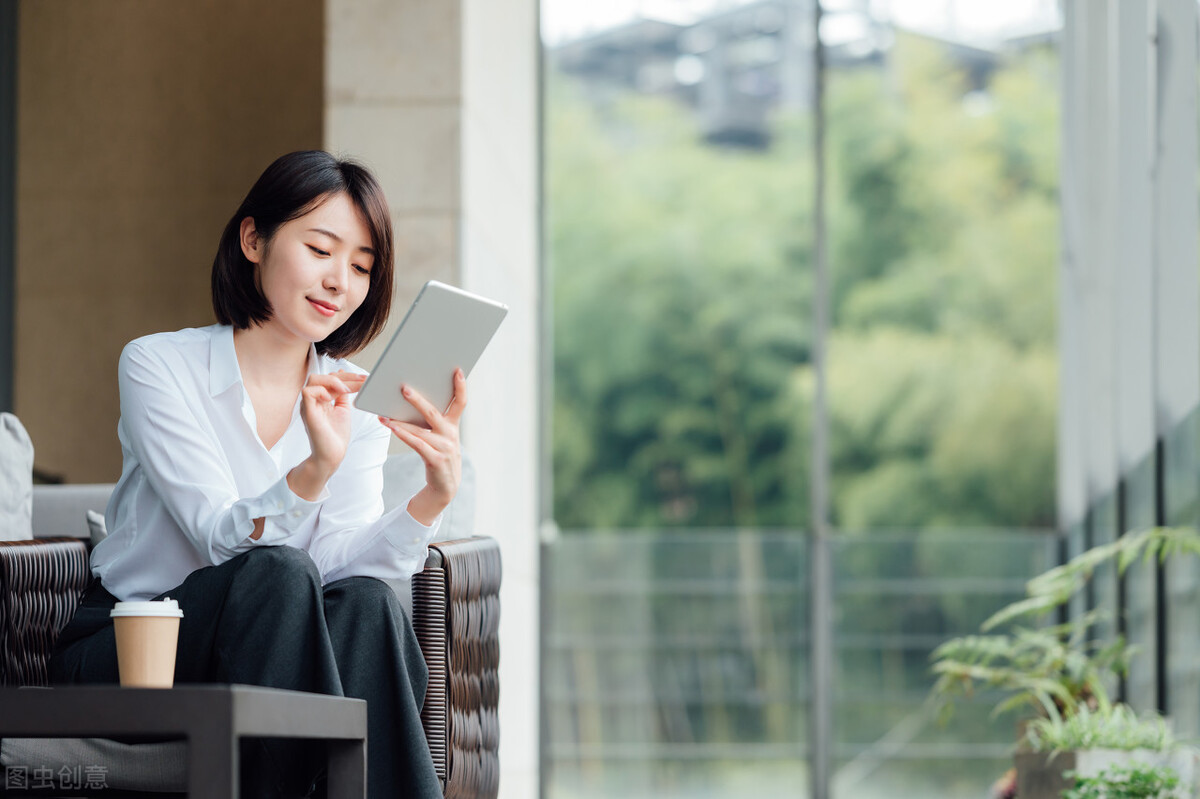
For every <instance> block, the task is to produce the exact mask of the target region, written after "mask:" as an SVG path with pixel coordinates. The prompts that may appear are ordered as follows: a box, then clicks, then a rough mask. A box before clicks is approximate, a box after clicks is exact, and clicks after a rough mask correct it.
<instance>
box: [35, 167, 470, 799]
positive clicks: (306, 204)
mask: <svg viewBox="0 0 1200 799" xmlns="http://www.w3.org/2000/svg"><path fill="white" fill-rule="evenodd" d="M391 292H392V230H391V221H390V216H389V213H388V208H387V203H386V201H385V200H384V197H383V192H382V191H381V189H380V187H379V184H378V183H377V182H376V181H375V179H374V178H373V177H372V176H371V175H370V173H368V172H367V171H366V170H365V169H364V168H363V167H361V166H358V165H356V164H354V163H351V162H346V161H339V160H337V159H335V158H334V157H333V156H331V155H329V154H328V153H324V152H319V151H309V152H298V153H291V154H289V155H285V156H283V157H281V158H279V159H278V160H276V161H275V162H274V163H273V164H271V166H269V167H268V168H267V170H266V171H265V172H264V173H263V174H262V176H261V177H260V178H259V179H258V181H257V182H256V183H255V184H254V186H253V188H251V189H250V193H249V194H248V195H247V196H246V199H245V200H244V201H243V202H242V204H241V207H239V208H238V210H237V212H236V213H235V214H234V215H233V217H232V218H231V219H230V221H229V223H228V225H227V226H226V227H225V231H224V233H223V234H222V237H221V242H220V245H219V248H218V251H217V256H216V259H215V260H214V262H213V271H212V299H213V308H214V310H215V311H216V316H217V319H218V320H219V322H220V324H217V325H213V326H211V327H206V328H199V329H186V330H180V331H176V332H173V333H160V334H156V335H151V336H146V337H144V338H140V339H137V340H135V341H133V342H131V343H130V344H128V345H127V346H126V347H125V349H124V351H123V352H122V354H121V360H120V366H119V369H118V374H119V381H120V393H121V420H120V423H119V424H118V427H117V432H118V437H119V438H120V441H121V449H122V454H123V457H124V464H123V468H122V471H121V478H120V481H119V482H118V483H117V486H116V488H115V490H114V492H113V495H112V499H111V500H110V502H109V506H108V510H107V513H106V521H107V526H108V531H109V534H108V537H107V538H106V539H105V540H104V541H102V542H101V543H100V544H99V545H98V546H97V547H96V548H95V550H94V551H93V553H92V572H93V575H94V578H95V579H94V580H93V583H92V586H91V588H90V589H89V590H88V592H87V593H86V594H85V596H84V599H83V600H82V602H81V605H80V608H79V610H78V611H77V613H76V615H75V617H74V618H73V619H72V621H71V622H70V624H69V625H68V626H67V628H66V630H64V632H63V634H62V636H61V638H60V640H59V642H58V646H57V649H56V651H55V654H54V656H53V658H52V660H51V664H50V668H51V676H52V679H53V680H54V681H56V682H116V681H117V660H116V646H115V641H114V638H113V628H112V623H111V621H110V619H109V616H108V613H109V610H110V609H111V608H112V606H113V604H114V603H115V602H116V601H117V600H134V599H150V598H161V597H163V596H170V597H171V598H173V599H177V600H178V601H179V603H180V607H181V608H182V609H183V612H184V618H183V620H182V623H181V626H180V633H179V649H178V656H177V661H176V672H175V679H176V681H177V682H181V683H186V682H222V683H247V684H254V685H265V686H272V687H277V688H290V689H297V690H305V691H316V692H321V693H326V694H334V695H347V696H354V697H360V698H363V699H366V700H367V703H368V747H369V750H368V758H367V762H368V764H369V772H368V783H369V794H370V796H372V797H395V796H412V797H440V796H441V789H440V786H439V784H438V781H437V777H436V775H435V773H434V769H433V763H432V760H431V758H430V755H429V749H428V746H427V745H426V742H425V738H424V733H423V731H422V728H421V725H420V718H419V714H420V707H421V702H422V701H423V698H424V692H425V684H426V679H427V673H426V670H425V664H424V662H423V660H422V658H421V653H420V650H419V649H418V647H417V643H416V639H415V637H414V635H413V632H412V624H411V622H410V621H409V619H408V618H407V616H406V615H405V613H404V611H403V609H402V608H401V607H400V605H399V603H398V602H397V600H396V597H395V595H394V594H393V593H392V592H391V590H390V589H389V588H388V587H387V586H386V585H385V584H384V583H383V582H381V581H380V579H374V578H381V579H382V578H407V577H410V576H411V575H412V574H413V573H415V572H416V571H418V570H419V569H421V568H422V567H423V565H424V561H425V556H426V546H427V544H428V543H429V541H430V540H431V539H432V537H433V535H434V533H435V532H436V530H437V526H438V523H439V521H440V518H441V513H442V511H443V509H444V508H445V507H446V505H447V504H448V503H449V502H450V500H451V499H452V498H453V497H454V494H455V492H456V491H457V489H458V485H459V481H460V474H461V456H460V452H459V443H458V435H459V432H458V425H459V419H460V418H461V415H462V412H463V408H464V406H465V405H466V381H465V379H464V377H463V375H462V372H461V371H459V372H458V373H456V374H455V377H454V389H455V393H454V399H453V401H452V402H451V404H450V406H449V408H448V409H447V410H446V411H445V412H444V413H442V412H439V411H438V409H436V408H434V407H433V406H432V405H430V404H429V403H428V402H427V401H426V400H425V399H424V398H423V397H421V396H420V395H419V394H418V393H416V392H415V391H410V390H409V389H408V388H404V389H403V393H404V396H405V397H406V398H407V399H408V401H409V402H410V403H411V404H412V405H413V406H414V407H415V408H417V410H418V411H420V413H421V415H422V416H423V417H424V420H425V422H426V425H427V426H426V427H422V426H418V425H413V424H407V423H404V422H399V421H394V420H390V419H383V418H380V417H373V416H371V415H370V414H367V413H365V412H362V411H359V410H357V409H355V408H354V407H353V405H352V404H351V397H352V395H353V394H354V393H355V392H356V391H357V390H358V388H359V387H360V386H361V385H362V383H363V380H364V373H363V372H362V371H361V370H360V369H358V368H357V367H355V366H353V365H352V364H350V363H349V362H347V361H345V360H343V358H344V357H345V356H347V355H349V354H351V353H353V352H355V351H357V350H359V349H361V348H362V347H363V346H364V345H366V344H367V342H369V341H370V340H371V339H372V338H373V337H374V336H375V335H376V334H378V333H379V331H380V329H381V328H382V327H383V325H384V322H385V321H386V319H387V316H388V311H389V307H390V302H391ZM392 435H395V436H396V437H397V438H399V439H400V440H401V441H403V442H404V443H405V444H407V445H408V446H409V447H411V448H412V449H413V450H414V451H416V452H417V454H419V455H420V456H421V458H422V459H423V460H424V462H425V475H426V484H425V486H424V487H423V488H422V489H421V490H420V491H419V492H418V493H417V494H416V495H415V496H413V497H412V498H411V499H410V500H409V501H408V502H407V503H406V504H402V505H400V506H399V507H398V508H396V509H394V510H393V511H391V512H389V513H387V514H384V513H383V501H382V496H381V490H382V466H383V462H384V460H385V458H386V456H387V448H388V442H389V440H390V438H391V436H392ZM305 746H307V745H306V744H299V743H295V742H285V741H253V742H250V743H248V744H244V745H243V761H242V762H243V795H246V796H254V797H258V796H303V795H305V794H307V793H308V792H309V789H310V788H311V786H312V783H313V778H314V777H315V774H314V773H313V770H312V768H311V765H310V764H312V763H314V762H318V763H319V762H321V759H320V758H313V757H311V756H308V753H307V752H306V751H305Z"/></svg>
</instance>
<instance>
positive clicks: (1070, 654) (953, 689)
mask: <svg viewBox="0 0 1200 799" xmlns="http://www.w3.org/2000/svg"><path fill="white" fill-rule="evenodd" d="M1188 553H1190V554H1200V532H1197V531H1196V530H1195V529H1193V528H1186V527H1176V528H1153V529H1149V530H1138V531H1131V532H1128V533H1126V534H1125V535H1123V536H1121V537H1120V538H1118V539H1117V540H1116V541H1114V542H1112V543H1110V544H1103V545H1100V546H1097V547H1093V548H1092V549H1089V550H1088V551H1086V552H1083V553H1081V554H1080V555H1078V556H1076V557H1075V558H1072V559H1071V560H1070V561H1069V562H1067V563H1065V564H1063V565H1061V566H1057V567H1055V568H1053V569H1050V570H1049V571H1046V572H1044V573H1043V574H1041V575H1038V576H1037V577H1035V578H1033V579H1032V580H1030V581H1029V583H1028V584H1027V585H1026V594H1027V596H1026V598H1025V599H1022V600H1020V601H1017V602H1014V603H1012V604H1010V605H1008V606H1006V607H1004V608H1002V609H1000V610H999V611H997V612H996V613H995V614H993V615H992V616H991V617H990V618H989V619H987V620H986V621H985V622H984V623H983V624H982V625H981V631H982V632H983V633H989V632H990V631H993V630H997V629H998V628H1001V627H1003V626H1004V625H1011V624H1012V623H1013V622H1016V621H1019V620H1021V621H1036V620H1037V619H1038V618H1040V617H1042V616H1044V615H1045V614H1047V613H1049V612H1051V611H1053V610H1057V609H1059V608H1062V607H1064V606H1066V605H1067V603H1068V602H1070V600H1071V598H1072V597H1073V596H1075V595H1077V594H1078V593H1079V592H1080V591H1082V590H1083V589H1084V587H1085V585H1086V583H1087V581H1088V580H1089V579H1090V578H1091V577H1092V575H1093V574H1094V573H1095V571H1096V570H1097V569H1098V568H1101V567H1103V566H1105V565H1109V564H1115V565H1116V567H1117V571H1118V573H1120V574H1123V573H1124V572H1125V570H1126V569H1127V568H1128V567H1129V566H1130V565H1131V564H1133V563H1135V562H1137V561H1138V560H1139V559H1140V560H1143V561H1148V560H1152V559H1154V558H1158V559H1160V560H1165V559H1166V558H1168V557H1170V556H1172V555H1178V554H1188ZM1105 621H1106V619H1105V617H1104V615H1103V614H1101V613H1099V612H1098V611H1093V612H1091V613H1087V614H1084V615H1082V616H1080V617H1078V618H1076V619H1073V620H1072V621H1070V622H1067V623H1065V624H1058V625H1050V626H1042V627H1032V626H1016V627H1014V628H1013V629H1012V630H1011V631H1010V632H1006V633H1005V632H991V634H986V635H972V636H964V637H960V638H954V639H951V640H950V641H947V642H946V643H944V644H942V645H941V646H940V647H938V648H937V649H936V650H934V652H933V654H932V655H931V658H932V659H933V661H934V664H933V672H934V673H935V674H936V675H937V681H936V682H935V683H934V686H933V688H932V690H931V692H930V696H931V699H932V700H933V703H934V705H935V707H937V708H938V709H939V710H940V711H941V713H942V715H943V718H945V717H947V716H948V715H949V713H950V712H951V710H952V709H953V703H954V701H955V700H956V699H957V698H959V697H963V696H969V695H971V694H972V693H973V692H974V690H975V689H976V688H977V687H990V688H997V689H1000V690H1002V691H1003V692H1004V693H1005V694H1006V696H1005V699H1004V700H1003V701H1001V702H1000V703H999V704H998V705H997V707H996V712H997V713H999V712H1003V711H1006V710H1012V709H1016V708H1025V709H1030V708H1032V709H1034V710H1035V711H1038V712H1040V713H1041V714H1042V715H1044V716H1046V717H1048V718H1049V719H1051V720H1057V721H1062V720H1063V719H1064V718H1065V717H1067V716H1071V715H1074V714H1077V713H1080V712H1083V711H1084V710H1085V709H1090V708H1093V707H1095V708H1098V709H1099V711H1100V712H1101V713H1109V712H1110V711H1111V703H1110V702H1109V699H1108V694H1107V692H1106V690H1105V688H1104V682H1105V679H1106V678H1107V677H1108V676H1110V675H1114V674H1116V675H1119V674H1124V673H1126V671H1127V670H1128V667H1129V658H1130V656H1131V655H1132V654H1133V653H1132V651H1131V650H1130V649H1129V648H1128V647H1127V646H1126V644H1125V640H1124V639H1123V638H1122V637H1120V636H1114V637H1108V638H1106V637H1105V636H1102V635H1097V634H1096V632H1095V629H1096V628H1097V627H1099V626H1101V625H1102V623H1104V622H1105ZM1089 720H1090V719H1085V720H1084V721H1083V722H1081V723H1084V722H1086V721H1089Z"/></svg>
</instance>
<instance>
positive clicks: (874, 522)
mask: <svg viewBox="0 0 1200 799" xmlns="http://www.w3.org/2000/svg"><path fill="white" fill-rule="evenodd" d="M892 58H893V62H894V63H893V64H891V65H890V66H889V68H888V69H887V70H879V71H872V70H848V71H845V72H840V71H839V72H835V73H833V74H832V75H831V77H830V86H829V92H828V99H829V106H828V118H829V128H828V164H829V167H830V169H829V176H828V177H829V181H828V208H829V213H828V220H829V233H830V239H831V240H830V245H829V247H830V253H831V267H832V277H833V302H834V307H833V316H834V325H835V327H834V331H833V335H832V340H831V341H830V342H829V351H830V361H829V377H830V394H829V406H830V408H831V413H832V416H833V419H832V425H833V437H832V441H831V448H832V452H831V455H832V461H833V466H834V475H833V478H834V479H833V485H834V496H833V502H834V509H833V512H834V517H835V519H834V520H835V522H836V523H837V524H838V525H840V526H842V527H844V528H860V529H874V528H880V527H916V528H930V527H943V526H949V525H955V526H960V527H961V526H977V525H991V526H1000V525H1013V526H1047V525H1050V524H1052V522H1053V519H1054V489H1053V486H1054V441H1055V435H1054V424H1055V408H1056V386H1055V380H1056V378H1055V374H1056V361H1055V355H1054V345H1055V333H1054V307H1055V299H1054V286H1055V280H1054V271H1055V263H1056V259H1057V249H1058V244H1057V239H1058V233H1057V226H1058V218H1057V210H1056V205H1055V204H1056V186H1057V178H1056V171H1057V150H1056V148H1057V139H1058V136H1057V122H1056V114H1057V110H1056V105H1057V94H1056V91H1055V81H1056V77H1055V75H1054V74H1053V73H1054V70H1055V67H1054V64H1053V58H1051V57H1044V56H1041V55H1039V54H1036V53H1034V54H1026V55H1024V56H1021V57H1019V58H1016V59H1014V60H1013V62H1012V63H1011V64H1009V65H1008V66H1007V67H1006V68H1003V69H1001V70H999V71H998V72H997V73H996V74H995V75H994V76H993V78H992V83H991V86H990V87H989V89H988V96H989V98H990V105H989V106H988V107H989V108H990V111H988V112H987V113H983V114H980V113H977V111H975V110H972V109H971V108H970V107H968V104H966V103H964V101H963V91H964V88H965V87H966V85H967V80H966V77H965V76H964V75H963V74H962V73H961V72H960V71H959V70H958V69H957V68H956V67H955V66H953V65H952V64H951V63H950V62H949V61H948V60H946V58H945V57H944V54H943V51H942V50H941V49H940V47H939V46H938V45H935V44H933V43H930V42H928V41H925V40H920V39H916V38H913V37H906V36H901V37H900V39H899V40H898V44H897V48H896V51H895V53H894V55H893V57H892ZM546 109H547V133H546V148H547V149H546V199H547V203H546V206H547V213H546V221H547V236H548V248H547V252H548V258H549V264H550V270H551V275H552V278H551V285H552V290H553V307H554V319H553V323H554V376H555V377H554V379H555V398H554V431H553V451H554V469H555V480H554V490H555V500H554V504H555V517H556V520H557V521H558V523H559V525H560V526H561V527H563V528H568V529H569V528H590V529H591V528H619V527H652V528H653V527H658V528H661V527H665V526H690V527H697V526H704V527H716V526H752V525H754V526H795V525H805V524H807V522H808V493H809V485H808V474H809V458H810V455H809V450H810V432H809V431H810V427H811V424H810V421H809V420H810V418H811V414H812V404H811V403H812V400H811V398H812V396H813V391H812V388H813V380H812V374H811V370H810V362H811V328H812V310H811V306H812V261H813V256H812V249H813V242H812V223H813V214H812V202H813V194H814V191H813V173H812V162H811V130H810V120H809V119H808V118H807V117H804V116H801V117H796V116H787V115H780V116H778V117H777V118H776V119H775V120H774V122H773V129H772V134H773V143H772V145H771V147H770V148H769V149H767V150H765V151H762V152H745V151H735V150H723V149H719V148H715V147H712V146H710V145H707V144H705V143H703V142H702V140H701V138H700V136H699V134H698V130H697V127H696V123H695V120H694V117H693V114H692V112H691V111H690V110H689V109H687V108H684V107H682V106H679V105H676V104H675V103H673V102H671V101H669V100H666V99H661V98H649V97H642V96H637V95H634V94H632V93H616V94H609V95H606V96H599V95H598V94H596V93H591V94H587V93H585V90H584V88H583V87H582V86H579V85H577V84H574V83H571V82H570V81H568V80H566V79H563V78H561V77H559V76H557V75H555V74H554V73H553V71H551V72H550V73H549V80H548V86H547V103H546Z"/></svg>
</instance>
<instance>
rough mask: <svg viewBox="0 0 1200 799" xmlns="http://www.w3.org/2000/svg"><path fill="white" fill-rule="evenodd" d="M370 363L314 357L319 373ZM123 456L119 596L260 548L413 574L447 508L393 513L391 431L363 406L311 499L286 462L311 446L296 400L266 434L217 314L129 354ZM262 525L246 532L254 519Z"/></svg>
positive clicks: (114, 568)
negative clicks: (431, 514)
mask: <svg viewBox="0 0 1200 799" xmlns="http://www.w3.org/2000/svg"><path fill="white" fill-rule="evenodd" d="M338 369H345V370H347V371H352V372H356V373H359V374H361V373H363V370H361V369H359V368H358V367H356V366H354V365H353V364H351V363H349V362H348V361H345V360H341V359H334V358H329V357H327V356H322V355H318V354H317V351H316V347H312V348H310V350H309V354H308V372H309V374H314V373H321V374H327V373H329V372H336V371H337V370H338ZM118 377H119V381H120V391H121V419H120V422H119V423H118V424H117V436H118V438H119V439H120V441H121V454H122V456H123V458H124V465H123V467H122V469H121V479H120V480H119V481H118V483H117V486H116V488H115V489H114V491H113V494H112V498H111V499H110V500H109V503H108V510H107V512H106V514H105V517H106V518H105V521H106V523H107V526H108V537H107V538H105V539H104V540H103V541H101V542H100V543H99V544H98V545H97V546H96V548H95V550H93V552H92V573H93V574H95V575H96V576H98V577H99V578H100V579H101V581H102V582H103V584H104V587H105V588H106V589H108V591H109V592H110V593H112V594H113V596H115V597H117V598H118V599H121V600H137V599H149V598H151V597H154V596H157V595H158V594H161V593H163V592H164V591H168V590H170V589H171V588H174V587H175V586H177V585H179V584H180V583H182V582H183V580H184V578H185V577H187V576H188V575H189V574H191V573H192V572H193V571H195V570H196V569H199V568H203V567H205V566H212V565H216V564H219V563H223V562H224V561H227V560H229V559H230V558H233V557H235V556H236V555H238V554H240V553H242V552H246V551H248V550H250V549H252V548H254V547H261V546H278V545H285V546H292V547H296V548H298V549H303V550H305V551H306V552H308V553H309V555H310V556H311V557H312V559H313V561H314V562H315V563H316V565H317V568H318V569H319V570H320V573H321V577H322V580H323V581H324V582H326V583H328V582H332V581H334V580H338V579H341V578H343V577H352V576H365V577H378V578H380V579H388V580H394V579H407V578H409V577H411V576H412V575H413V574H414V573H416V572H417V571H419V570H420V569H421V568H423V566H424V564H425V558H426V556H427V546H428V544H429V542H430V541H431V540H432V539H433V536H434V534H435V533H436V532H437V528H438V525H439V523H440V522H441V516H439V517H438V518H437V519H436V520H435V521H434V523H433V524H432V525H430V526H428V527H426V526H425V525H423V524H421V523H420V522H418V521H417V520H416V519H414V518H413V517H412V516H410V515H409V514H408V510H407V507H408V503H407V502H403V503H401V504H400V505H398V506H397V507H396V508H394V509H393V510H392V511H390V512H388V513H387V514H386V515H385V514H384V513H383V496H382V491H383V462H384V460H385V459H386V458H387V450H388V442H389V440H390V438H391V433H390V432H389V431H388V430H387V428H385V427H384V426H383V425H381V424H380V423H379V421H378V419H376V418H375V416H374V414H370V413H367V412H365V411H358V410H356V411H355V412H354V414H353V421H352V429H351V434H350V444H349V447H348V448H347V451H346V457H345V459H344V460H343V461H342V465H341V466H340V467H339V468H338V470H337V471H336V472H335V473H334V474H333V477H331V478H330V480H329V482H328V484H327V485H326V488H325V491H324V492H323V493H322V495H321V496H320V497H319V498H318V499H317V500H316V501H315V502H309V501H307V500H304V499H302V498H300V497H298V496H296V494H294V493H292V491H291V489H290V488H289V487H288V484H287V473H288V472H289V471H290V470H291V469H292V468H293V467H295V466H297V465H298V464H299V463H300V462H301V461H303V460H304V459H305V458H307V457H308V456H309V454H310V453H311V449H310V446H309V442H308V434H307V433H306V432H305V430H304V423H303V421H302V420H301V418H300V401H299V397H297V401H296V405H295V407H294V408H293V409H292V419H291V422H290V423H289V424H288V428H287V430H286V431H285V432H284V434H283V436H282V437H281V438H280V439H279V441H278V442H276V444H275V446H274V447H272V448H271V449H269V450H268V449H267V448H266V447H265V446H264V445H263V443H262V441H261V440H260V439H259V437H258V432H257V425H256V423H255V417H254V407H253V405H252V404H251V402H250V397H249V395H248V394H247V393H246V390H245V387H244V385H243V383H242V375H241V370H240V369H239V367H238V361H237V354H236V353H235V352H234V348H233V328H231V327H229V326H227V325H212V326H211V327H204V328H189V329H186V330H179V331H177V332H174V333H157V334H155V335H152V336H145V337H143V338H139V339H136V340H135V341H132V342H130V343H129V344H127V345H126V346H125V349H124V350H123V351H122V353H121V361H120V366H119V367H118ZM260 517H261V518H263V519H264V527H263V533H262V536H261V537H259V539H258V540H254V539H252V538H250V534H251V533H252V532H254V520H255V519H257V518H260Z"/></svg>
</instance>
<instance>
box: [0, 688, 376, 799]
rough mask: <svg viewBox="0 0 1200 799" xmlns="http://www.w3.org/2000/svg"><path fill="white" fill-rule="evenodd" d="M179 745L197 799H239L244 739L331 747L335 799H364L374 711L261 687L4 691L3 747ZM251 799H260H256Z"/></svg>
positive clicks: (353, 702)
mask: <svg viewBox="0 0 1200 799" xmlns="http://www.w3.org/2000/svg"><path fill="white" fill-rule="evenodd" d="M142 735H144V736H157V737H168V736H179V737H180V738H186V739H187V743H188V746H187V751H188V754H187V758H188V762H187V785H188V796H190V797H192V799H229V798H230V797H232V799H238V739H239V738H242V737H252V738H253V737H265V738H310V739H320V740H324V741H326V746H327V750H326V751H327V752H328V758H329V763H328V796H329V799H364V797H365V796H366V791H367V703H366V702H364V701H363V700H361V699H350V698H347V697H340V696H326V695H323V694H310V693H304V692H301V691H284V690H279V689H275V688H262V687H258V686H251V685H180V686H177V687H175V688H170V689H154V688H121V687H119V686H116V685H62V686H54V687H50V688H0V738H10V737H11V738H16V737H22V738H25V737H29V738H35V737H36V738H81V737H112V736H142ZM247 799H250V798H249V797H248V798H247Z"/></svg>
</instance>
